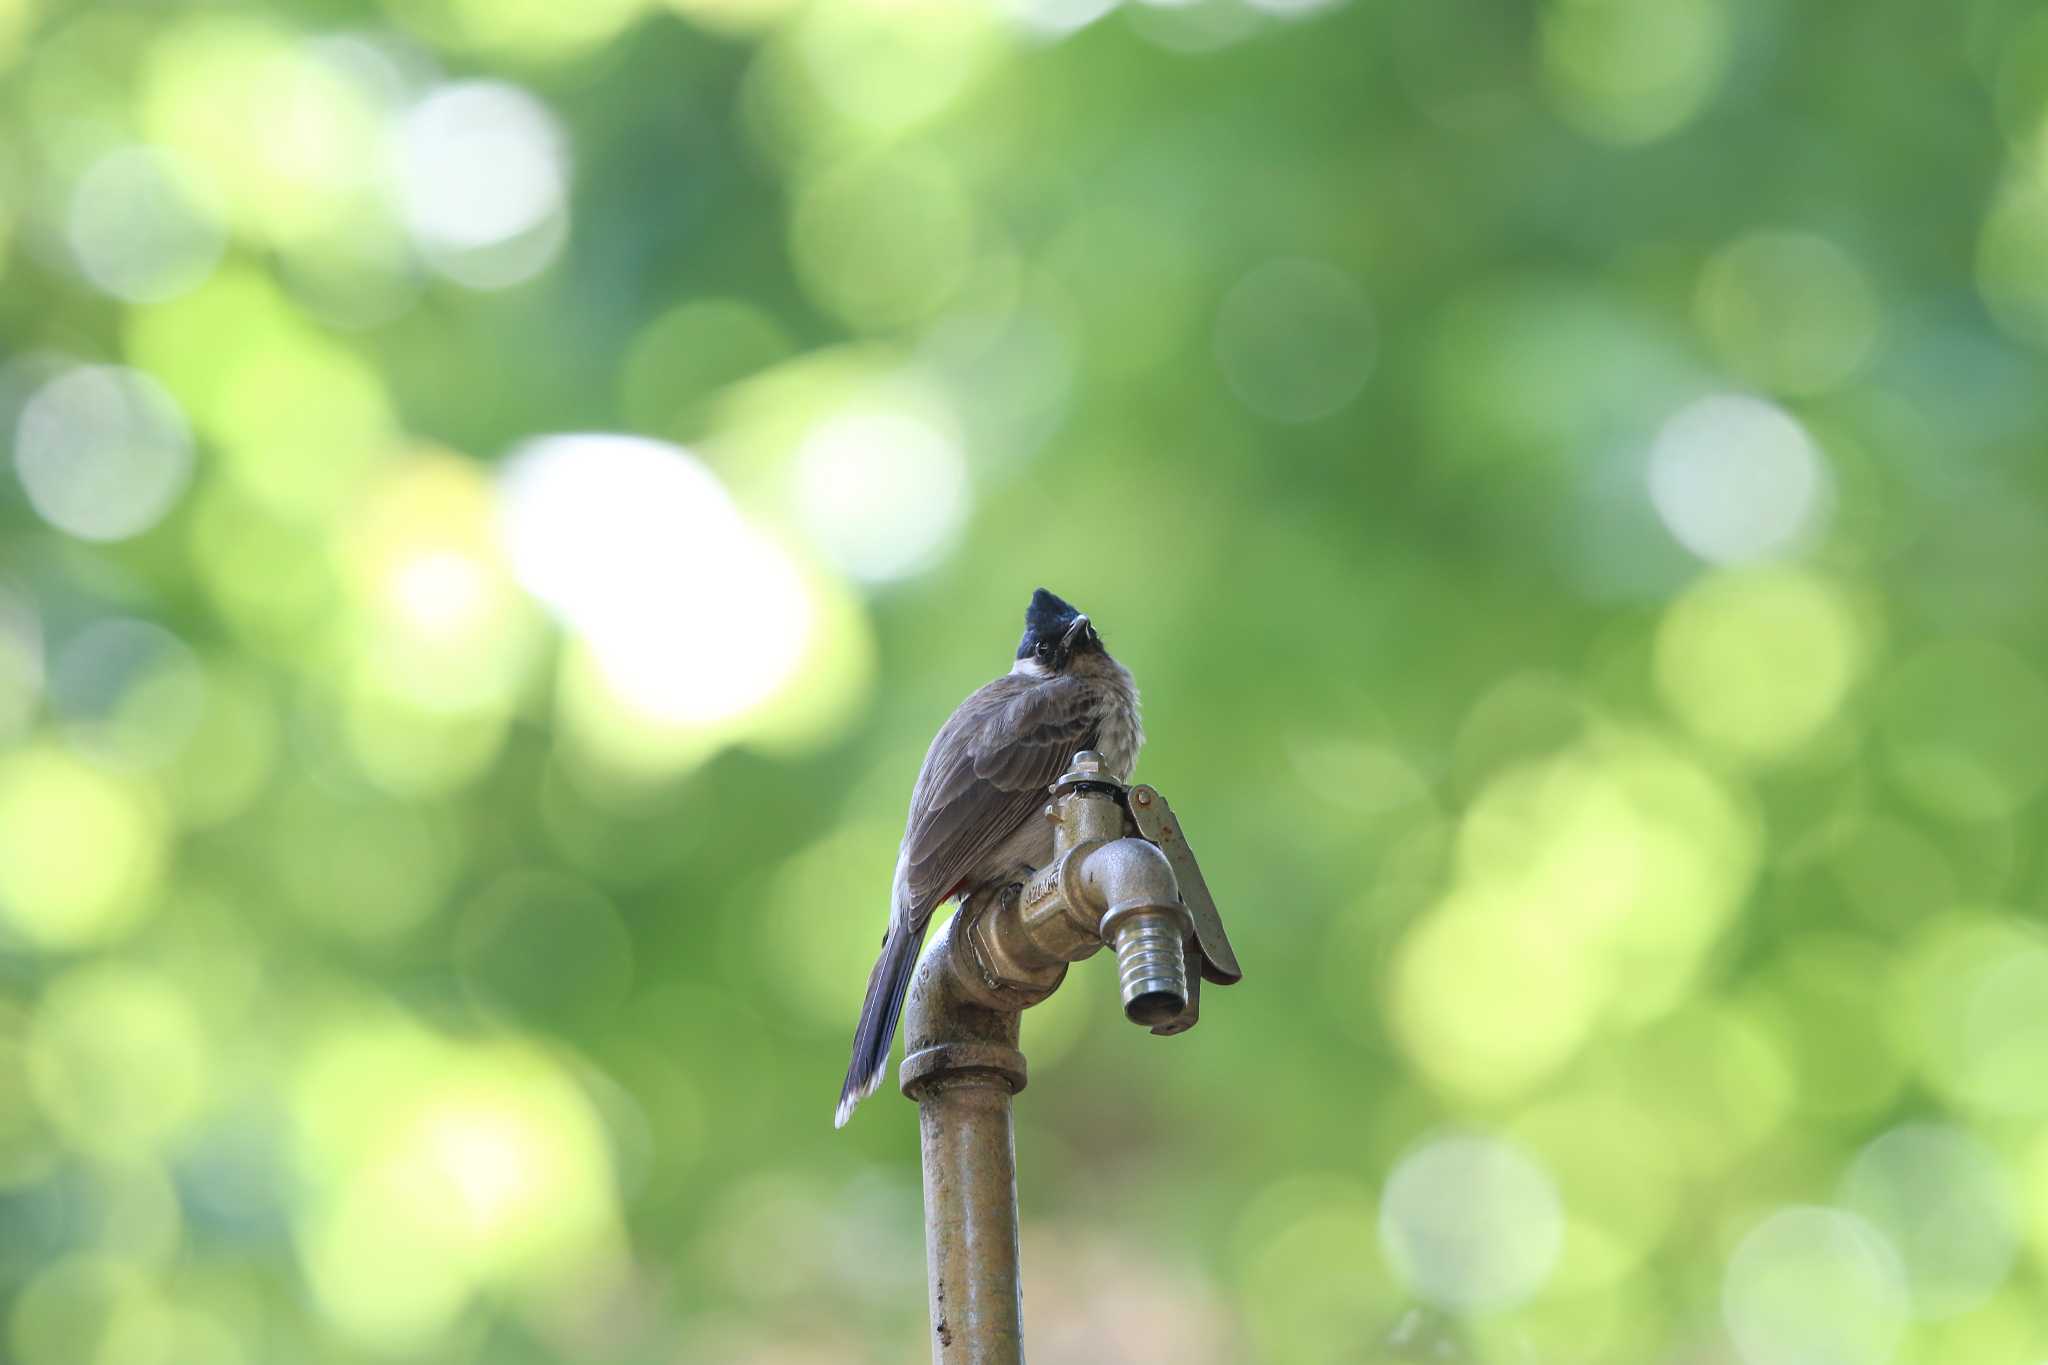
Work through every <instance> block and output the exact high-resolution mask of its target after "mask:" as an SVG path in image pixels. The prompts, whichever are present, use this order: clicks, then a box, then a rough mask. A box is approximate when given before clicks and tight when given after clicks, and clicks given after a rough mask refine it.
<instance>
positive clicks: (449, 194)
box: [398, 81, 569, 289]
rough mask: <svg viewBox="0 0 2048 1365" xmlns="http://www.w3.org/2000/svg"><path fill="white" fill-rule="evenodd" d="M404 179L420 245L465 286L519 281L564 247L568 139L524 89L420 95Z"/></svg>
mask: <svg viewBox="0 0 2048 1365" xmlns="http://www.w3.org/2000/svg"><path fill="white" fill-rule="evenodd" d="M398 175H399V186H400V192H401V195H402V201H403V205H404V213H405V221H406V225H407V227H408V228H410V229H411V231H412V235H413V240H414V242H415V243H416V244H417V245H418V246H419V249H420V252H421V254H422V255H423V256H425V257H426V260H427V262H428V264H429V265H431V266H433V268H434V269H435V270H437V271H439V272H440V273H441V274H443V275H446V276H448V277H449V278H450V279H452V280H455V281H456V282H457V283H460V284H465V285H468V286H470V287H472V288H477V289H501V288H504V287H506V286H508V285H513V284H518V283H520V282H521V281H523V280H527V279H530V278H532V277H533V276H534V275H536V274H538V273H539V272H540V271H541V270H543V269H545V268H546V267H547V265H548V263H549V262H550V261H552V260H553V259H554V257H555V255H556V253H557V252H559V251H560V250H561V247H562V243H563V241H564V240H565V238H566V235H567V221H568V220H567V202H568V201H567V195H568V180H569V153H568V137H567V134H566V133H564V131H563V129H562V127H561V125H560V124H559V123H558V122H557V121H556V119H555V116H554V115H553V114H552V113H551V112H549V110H548V108H547V106H546V105H544V104H542V103H541V102H540V101H539V100H537V99H535V98H534V97H533V96H532V95H530V94H528V93H527V92H526V91H524V90H522V89H520V88H519V87H518V86H516V85H510V84H507V83H505V82H503V81H468V82H464V83H461V84H457V85H449V86H443V87H441V88H439V89H437V90H435V91H433V92H432V93H431V94H429V95H428V96H427V97H426V98H425V99H423V100H421V101H420V102H419V104H417V105H416V106H414V108H413V109H412V110H411V111H410V112H408V113H407V114H406V116H405V119H404V122H403V124H402V126H401V129H400V132H399V143H398Z"/></svg>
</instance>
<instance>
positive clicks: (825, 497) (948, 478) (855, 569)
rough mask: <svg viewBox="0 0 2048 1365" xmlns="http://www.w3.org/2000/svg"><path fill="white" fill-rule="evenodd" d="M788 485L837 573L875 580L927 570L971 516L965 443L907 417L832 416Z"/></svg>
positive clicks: (810, 438) (799, 456) (808, 440)
mask: <svg viewBox="0 0 2048 1365" xmlns="http://www.w3.org/2000/svg"><path fill="white" fill-rule="evenodd" d="M792 477H793V478H794V479H795V481H796V488H795V497H796V514H797V519H798V521H799V522H800V523H801V524H802V526H803V528H804V530H805V532H806V533H807V534H808V535H809V536H810V538H811V540H812V541H813V542H814V543H815V544H816V545H817V546H818V547H819V548H820V549H821V550H823V551H824V552H825V554H826V555H827V556H828V557H830V558H831V560H832V561H833V562H834V563H836V564H837V565H839V567H840V568H842V569H844V570H845V571H846V572H847V573H849V574H852V575H853V576H854V577H855V578H860V579H865V580H867V581H869V582H884V581H887V580H890V579H896V578H904V577H907V576H909V575H911V574H914V573H916V572H918V571H919V570H920V569H923V568H926V567H928V566H929V565H931V564H932V563H933V562H934V561H936V560H937V559H938V558H939V557H940V556H942V555H943V554H945V552H946V551H947V550H948V549H950V548H951V546H952V544H953V542H954V541H955V540H957V539H958V537H959V535H960V529H961V526H962V524H963V523H964V522H965V521H966V517H967V510H968V504H969V491H968V483H967V461H966V458H965V457H964V455H963V454H962V453H961V449H960V442H959V439H958V438H957V437H955V436H953V435H952V434H950V433H948V432H945V431H942V430H940V429H939V428H938V427H937V426H934V425H933V424H932V423H930V422H927V421H924V420H922V419H920V418H917V417H912V416H909V415H907V414H902V413H888V412H874V413H864V412H851V413H843V414H840V415H838V416H834V417H828V418H826V419H825V420H824V421H823V422H820V423H819V424H818V425H817V426H816V427H814V428H813V429H812V430H811V432H810V433H809V434H808V435H807V436H805V437H804V440H803V444H802V445H801V446H799V447H798V448H797V452H796V457H795V463H794V468H793V470H792Z"/></svg>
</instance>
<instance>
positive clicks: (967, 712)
mask: <svg viewBox="0 0 2048 1365" xmlns="http://www.w3.org/2000/svg"><path fill="white" fill-rule="evenodd" d="M1144 742H1145V732H1144V727H1143V725H1142V723H1141V721H1140V717H1139V711H1138V688H1137V684H1136V683H1135V682H1134V681H1132V678H1131V674H1130V671H1129V670H1128V669H1126V668H1125V667H1124V666H1123V665H1122V664H1120V663H1118V662H1117V661H1116V660H1115V659H1113V658H1111V657H1110V654H1109V651H1108V649H1106V648H1105V647H1104V646H1103V643H1102V636H1101V634H1100V633H1099V632H1097V630H1096V628H1095V623H1094V622H1093V621H1091V620H1090V619H1089V617H1088V614H1087V613H1086V612H1083V611H1080V610H1077V609H1076V608H1075V607H1073V606H1071V605H1070V604H1068V603H1067V602H1066V601H1065V600H1064V599H1063V598H1061V597H1060V596H1059V595H1057V594H1056V593H1053V592H1051V591H1048V590H1047V589H1045V588H1040V589H1038V590H1037V591H1036V592H1034V593H1032V594H1031V602H1030V604H1029V605H1028V606H1027V607H1026V608H1025V610H1024V638H1023V639H1022V640H1021V641H1019V642H1018V645H1017V657H1016V661H1015V662H1014V663H1012V664H1011V666H1010V671H1009V672H1008V673H1005V674H1003V675H1002V676H1001V677H999V678H997V679H995V680H994V681H993V682H990V683H988V684H986V685H984V686H982V687H981V688H978V689H977V690H976V691H975V692H974V693H973V694H972V695H970V696H969V697H968V698H967V700H965V701H963V702H961V703H960V705H959V706H958V707H956V708H954V711H953V714H952V715H951V716H949V717H947V719H946V723H945V724H944V725H942V726H940V727H939V733H938V735H937V736H936V737H934V738H933V740H932V743H931V748H930V749H929V750H927V751H926V753H925V756H924V766H923V767H922V768H920V769H919V770H918V774H917V785H916V786H915V787H913V788H912V789H911V794H910V815H909V818H908V819H907V820H906V821H905V822H904V828H903V845H902V847H901V849H900V850H899V851H898V853H897V855H896V876H895V882H894V885H893V886H892V887H891V890H890V900H889V925H888V929H887V931H886V932H885V933H884V934H883V936H882V952H881V956H880V957H878V958H877V959H876V960H875V966H874V970H873V971H871V972H870V973H868V989H867V996H866V998H865V999H864V1000H863V1001H862V1002H861V1007H860V1022H859V1024H858V1025H857V1026H856V1027H855V1029H854V1032H853V1060H852V1061H851V1062H850V1063H849V1064H848V1066H847V1069H846V1083H845V1085H844V1086H842V1087H841V1089H840V1091H839V1107H838V1109H837V1111H836V1112H835V1113H834V1116H833V1124H832V1126H833V1127H835V1128H844V1127H845V1126H846V1121H847V1119H849V1118H851V1117H852V1116H853V1111H854V1107H855V1106H856V1105H858V1104H859V1103H860V1102H861V1101H862V1100H864V1099H866V1098H867V1097H868V1096H869V1095H872V1094H874V1093H875V1091H876V1090H877V1089H878V1088H880V1086H881V1084H882V1074H883V1072H884V1071H886V1070H887V1069H888V1066H889V1053H890V1049H891V1048H892V1047H893V1046H894V1043H895V1039H896V1023H897V1020H898V1018H899V1017H900V1016H901V1015H902V1013H903V997H904V993H905V992H906V991H907V990H908V989H909V986H910V974H911V970H912V969H913V968H914V967H915V966H916V965H917V955H918V950H919V949H920V948H921V947H922V946H923V944H924V936H925V930H926V928H927V927H928V926H929V925H930V924H931V919H932V913H933V912H934V911H935V910H937V909H938V908H939V907H940V906H941V905H943V904H945V903H946V902H947V901H949V900H953V899H956V898H960V899H964V898H966V897H968V896H971V895H973V894H974V893H975V892H977V891H982V890H985V889H988V888H990V887H1001V886H1007V885H1009V884H1010V883H1012V882H1021V881H1024V880H1025V879H1027V878H1028V877H1029V876H1030V875H1031V874H1032V873H1033V872H1035V871H1037V870H1038V869H1039V868H1041V867H1044V866H1045V865H1046V864H1047V863H1049V862H1051V861H1052V856H1053V828H1052V822H1051V821H1049V820H1047V819H1046V818H1045V815H1044V810H1045V802H1046V792H1047V788H1049V787H1050V786H1051V785H1052V784H1053V783H1054V782H1055V781H1056V780H1057V779H1058V778H1059V776H1060V774H1061V773H1063V772H1065V771H1066V769H1067V765H1068V764H1069V763H1071V762H1072V761H1073V757H1074V755H1075V754H1077V753H1079V752H1080V751H1082V750H1084V749H1092V750H1094V751H1095V752H1097V753H1099V754H1100V755H1102V759H1103V766H1104V768H1105V769H1107V770H1108V771H1109V772H1110V773H1111V774H1113V775H1114V776H1115V777H1116V778H1117V780H1118V781H1128V780H1129V778H1130V775H1131V768H1132V766H1133V765H1134V764H1136V762H1137V760H1138V750H1139V748H1140V747H1142V746H1143V744H1144Z"/></svg>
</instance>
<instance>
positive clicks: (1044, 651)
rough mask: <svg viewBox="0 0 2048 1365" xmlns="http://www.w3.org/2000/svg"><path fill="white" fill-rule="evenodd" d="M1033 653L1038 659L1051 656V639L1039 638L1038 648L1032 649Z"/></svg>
mask: <svg viewBox="0 0 2048 1365" xmlns="http://www.w3.org/2000/svg"><path fill="white" fill-rule="evenodd" d="M1033 653H1035V654H1037V655H1038V657H1039V658H1040V659H1050V658H1052V641H1050V640H1040V641H1039V642H1038V648H1037V649H1036V650H1034V651H1033Z"/></svg>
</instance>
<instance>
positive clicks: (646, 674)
mask: <svg viewBox="0 0 2048 1365" xmlns="http://www.w3.org/2000/svg"><path fill="white" fill-rule="evenodd" d="M500 496H501V509H502V524H503V532H504V536H505V543H506V547H507V550H508V552H509V554H510V556H511V561H512V568H513V572H514V574H515V576H517V577H518V579H519V581H520V582H521V583H522V584H523V585H524V586H525V587H526V588H527V590H528V591H530V592H531V593H533V594H534V596H536V597H538V598H539V599H540V600H541V601H542V602H544V603H545V604H547V605H548V606H549V607H550V608H551V609H552V610H553V611H554V612H555V613H556V614H557V615H558V616H559V617H561V619H562V620H564V621H565V622H567V623H568V624H569V625H570V626H571V627H573V628H574V629H575V630H576V631H577V633H578V634H579V635H581V636H582V637H583V639H584V640H585V641H587V642H588V644H589V646H590V647H591V649H592V650H593V652H594V653H595V655H596V657H597V662H598V664H599V666H600V667H601V668H602V669H603V671H604V673H605V675H606V677H607V678H608V679H609V681H610V682H611V683H612V685H613V686H614V687H616V688H617V690H618V692H619V694H620V695H621V696H622V697H623V698H624V699H626V700H627V701H629V702H631V703H632V704H633V705H634V706H636V707H638V708H639V709H641V710H643V711H644V712H646V713H647V714H648V715H650V716H652V717H654V718H657V719H660V720H663V721H667V722H671V723H674V724H678V725H692V726H708V725H715V724H717V723H719V722H723V721H729V720H732V719H734V718H736V717H738V716H740V715H742V714H744V713H745V712H747V711H749V710H751V709H752V708H754V707H756V706H758V705H760V704H761V703H762V702H764V701H766V700H768V699H769V698H770V697H772V696H773V695H774V694H775V693H776V692H777V691H778V690H779V689H781V688H782V687H783V686H784V685H785V684H786V683H788V682H789V680H790V679H791V677H792V675H793V674H794V673H795V671H796V668H797V665H798V664H799V663H800V662H801V661H802V659H803V656H804V651H805V647H806V645H807V643H808V642H809V639H810V636H811V630H812V625H813V608H812V603H811V600H810V597H809V594H808V593H807V591H806V589H805V587H804V583H803V580H802V578H801V576H800V575H799V574H798V572H797V570H796V567H795V565H794V564H792V563H791V562H790V560H789V559H788V557H787V556H786V555H785V554H784V553H783V552H782V551H781V550H780V549H779V548H778V547H777V546H775V545H774V544H773V543H772V542H770V541H769V540H767V539H766V538H765V537H763V536H762V535H761V534H760V533H759V532H758V531H756V530H755V529H754V528H753V527H751V526H750V525H749V524H748V523H747V521H746V519H745V518H744V517H742V516H741V514H740V511H739V508H738V507H736V506H735V505H734V504H733V501H732V499H731V497H730V496H729V495H728V494H727V493H726V491H725V488H724V486H723V485H721V484H720V483H719V482H718V480H717V478H716V477H715V476H713V474H712V473H711V471H710V470H709V469H707V468H705V467H704V465H703V464H702V463H701V462H700V461H698V460H697V458H696V457H695V456H693V455H691V454H690V453H689V452H687V451H685V450H683V449H682V448H681V447H679V446H672V445H667V444H665V443H663V442H660V441H649V440H643V439H641V438H638V437H631V436H607V435H579V436H553V437H547V438H543V439H541V440H536V441H533V442H529V443H528V444H527V445H525V446H523V447H521V448H520V450H519V451H517V452H516V453H515V454H514V455H513V457H512V459H511V460H510V461H509V462H508V463H507V465H506V467H505V472H504V475H503V480H502V483H501V485H500Z"/></svg>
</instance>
